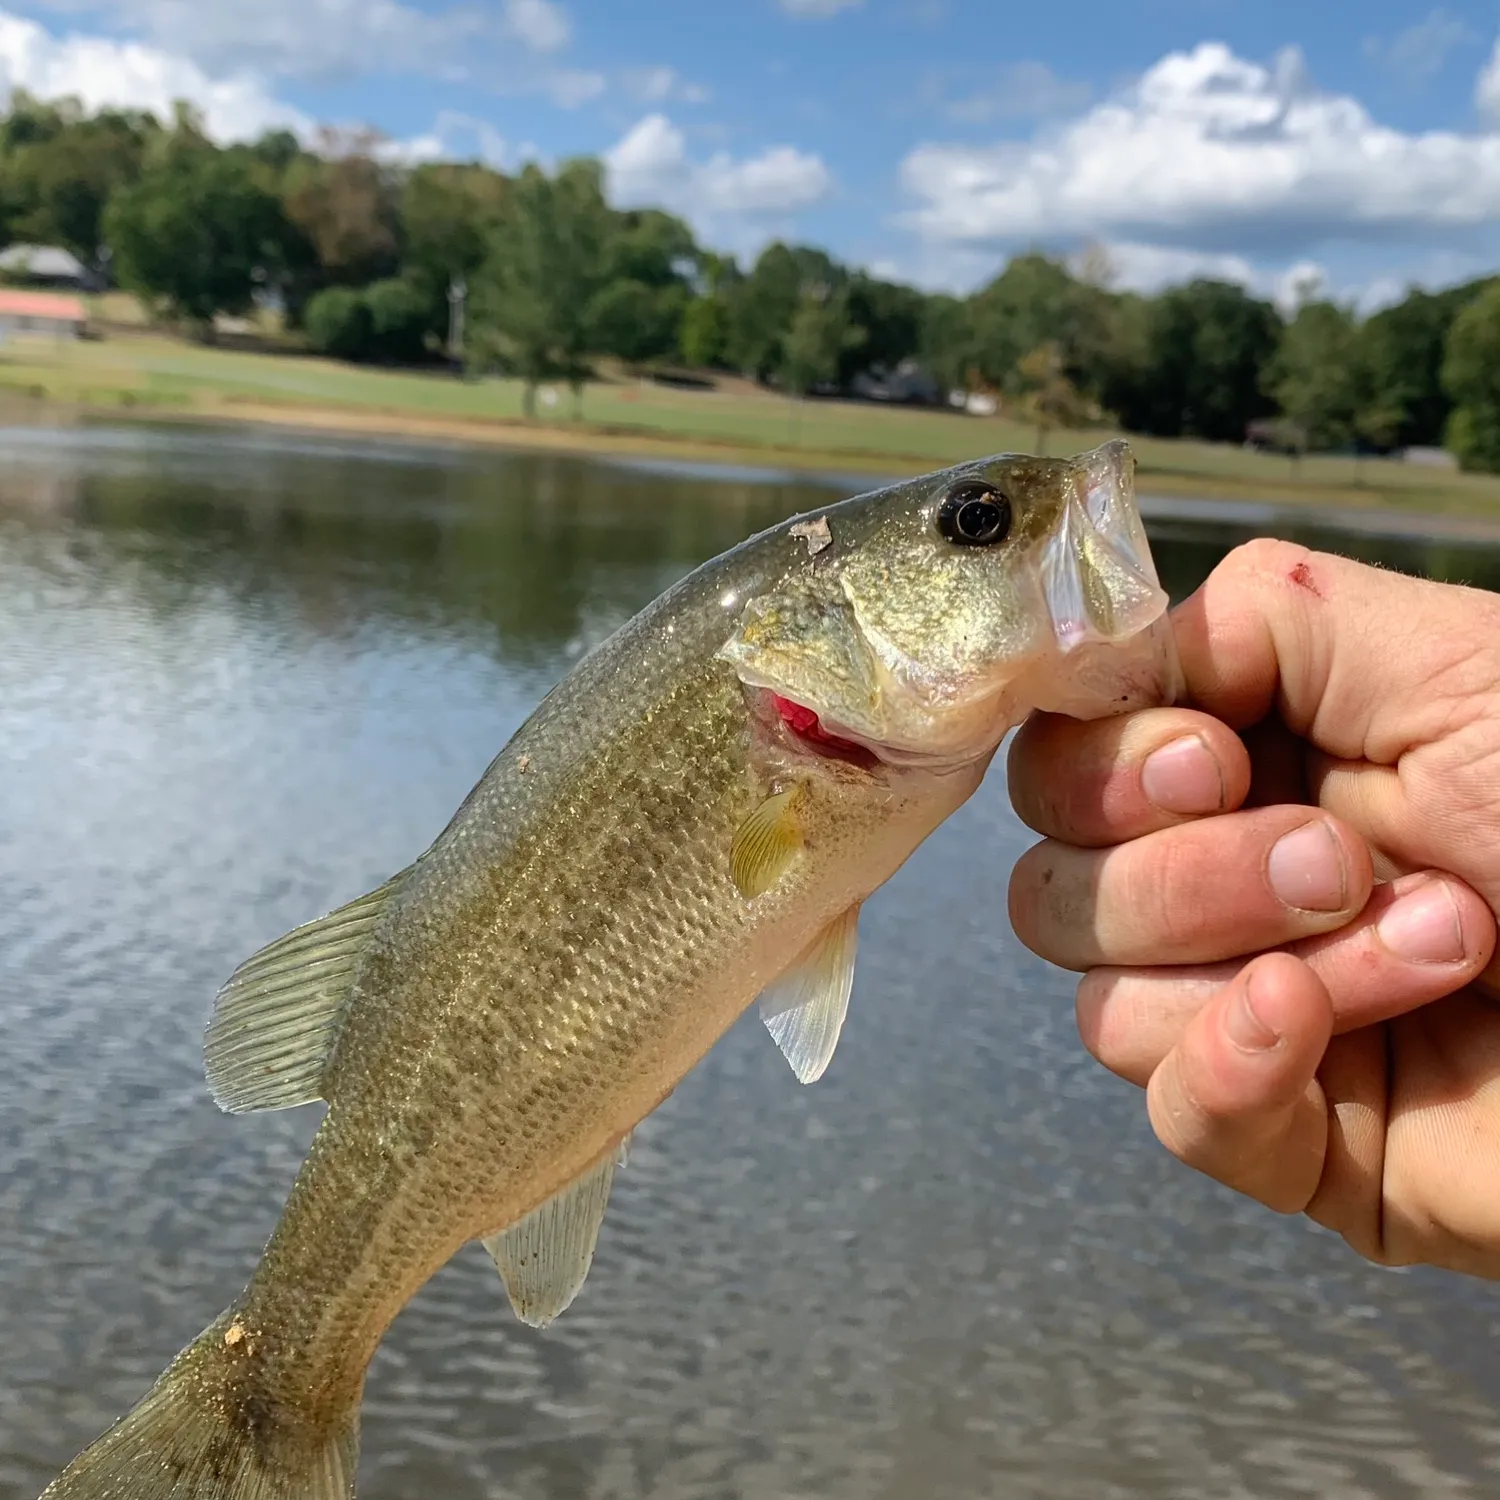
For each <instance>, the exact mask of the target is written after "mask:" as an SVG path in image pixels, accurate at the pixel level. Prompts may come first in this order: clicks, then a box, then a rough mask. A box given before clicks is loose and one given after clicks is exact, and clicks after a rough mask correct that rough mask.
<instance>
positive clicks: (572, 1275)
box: [482, 1136, 630, 1328]
mask: <svg viewBox="0 0 1500 1500" xmlns="http://www.w3.org/2000/svg"><path fill="white" fill-rule="evenodd" d="M629 1140H630V1138H629V1136H627V1137H626V1138H625V1140H623V1141H621V1142H620V1144H619V1146H618V1147H617V1148H616V1149H615V1150H614V1151H612V1152H610V1154H609V1155H608V1156H606V1157H605V1158H604V1159H603V1161H601V1162H600V1163H599V1164H598V1165H597V1166H593V1167H590V1168H589V1170H588V1171H587V1172H585V1173H584V1174H583V1176H582V1177H579V1178H577V1179H576V1180H575V1181H573V1182H572V1183H570V1184H569V1185H568V1186H567V1187H565V1188H564V1189H563V1190H562V1192H560V1193H558V1194H557V1195H556V1197H553V1198H549V1199H548V1200H547V1201H546V1202H545V1203H544V1204H542V1206H541V1207H540V1208H537V1209H533V1210H532V1212H531V1213H529V1214H527V1215H526V1217H525V1218H524V1219H522V1220H520V1222H519V1223H516V1224H512V1225H511V1227H510V1228H509V1229H505V1230H502V1231H501V1232H500V1233H499V1234H492V1235H490V1236H489V1238H488V1239H486V1240H484V1241H483V1242H482V1243H483V1245H484V1248H485V1249H486V1250H488V1251H489V1253H490V1258H491V1259H492V1260H493V1261H494V1262H495V1268H496V1270H498V1271H499V1272H500V1279H501V1280H502V1281H503V1282H504V1283H505V1290H506V1294H507V1295H508V1296H509V1297H510V1305H511V1306H512V1307H513V1308H514V1309H515V1310H516V1316H517V1317H518V1318H520V1320H521V1321H522V1322H523V1323H529V1324H531V1326H532V1327H533V1328H545V1327H546V1325H547V1324H548V1323H550V1322H551V1321H552V1320H553V1319H554V1318H555V1317H557V1316H558V1314H559V1313H561V1312H563V1311H565V1310H566V1309H567V1307H568V1304H569V1303H571V1302H572V1300H573V1299H574V1298H575V1297H576V1296H577V1295H578V1290H579V1288H580V1287H581V1286H582V1285H583V1283H584V1279H585V1278H586V1277H587V1276H588V1274H589V1266H590V1265H592V1264H593V1260H594V1245H595V1243H596V1241H597V1240H598V1238H599V1226H600V1225H601V1224H602V1223H603V1222H604V1210H605V1208H606V1206H607V1205H608V1203H609V1189H610V1185H611V1183H613V1181H614V1176H615V1168H616V1167H621V1166H624V1164H625V1157H626V1151H627V1147H628V1145H629Z"/></svg>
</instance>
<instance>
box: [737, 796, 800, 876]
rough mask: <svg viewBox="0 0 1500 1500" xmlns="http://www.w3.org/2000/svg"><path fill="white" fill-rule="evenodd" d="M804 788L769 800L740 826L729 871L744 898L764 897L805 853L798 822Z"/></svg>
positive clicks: (771, 797) (768, 798)
mask: <svg viewBox="0 0 1500 1500" xmlns="http://www.w3.org/2000/svg"><path fill="white" fill-rule="evenodd" d="M801 795H802V790H801V788H800V787H795V786H794V787H789V788H788V789H787V790H786V791H784V792H776V793H775V794H774V795H772V796H770V797H767V798H766V800H765V801H764V802H762V803H761V805H760V806H759V807H757V808H756V809H755V811H754V812H753V813H751V814H750V816H749V817H748V818H746V819H745V821H744V822H743V823H741V824H740V826H739V828H738V830H737V831H736V832H735V835H734V839H733V840H732V842H731V843H730V846H729V870H730V873H731V874H732V875H733V877H734V883H735V886H736V887H737V889H738V890H739V893H740V895H742V896H744V897H745V898H746V899H747V900H753V899H754V898H755V897H756V896H763V895H765V893H766V892H767V891H768V890H770V889H771V887H772V886H773V885H775V884H776V882H777V881H778V880H780V879H781V877H782V876H783V875H784V874H786V872H787V871H788V870H789V869H790V868H791V866H792V863H793V861H794V860H795V859H796V858H797V856H798V855H799V854H800V853H801V852H802V827H801V825H800V824H799V823H798V821H797V802H798V800H799V799H800V798H801Z"/></svg>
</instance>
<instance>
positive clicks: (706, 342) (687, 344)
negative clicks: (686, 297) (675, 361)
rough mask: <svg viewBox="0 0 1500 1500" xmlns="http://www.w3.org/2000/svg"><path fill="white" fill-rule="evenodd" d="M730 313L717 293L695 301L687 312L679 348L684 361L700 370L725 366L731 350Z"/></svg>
mask: <svg viewBox="0 0 1500 1500" xmlns="http://www.w3.org/2000/svg"><path fill="white" fill-rule="evenodd" d="M728 332H729V313H728V309H727V308H726V307H725V306H724V299H723V298H722V297H721V296H719V295H718V293H716V292H710V293H709V294H708V295H707V296H705V297H694V298H693V300H692V301H691V302H689V303H688V305H687V306H686V307H685V308H684V309H683V313H682V329H681V333H680V335H679V344H680V347H681V350H682V357H683V359H684V360H685V361H686V362H687V363H688V364H690V365H692V366H694V367H695V368H697V369H700V370H708V369H713V368H714V367H716V366H718V365H721V364H723V362H724V356H725V351H726V349H727V348H728Z"/></svg>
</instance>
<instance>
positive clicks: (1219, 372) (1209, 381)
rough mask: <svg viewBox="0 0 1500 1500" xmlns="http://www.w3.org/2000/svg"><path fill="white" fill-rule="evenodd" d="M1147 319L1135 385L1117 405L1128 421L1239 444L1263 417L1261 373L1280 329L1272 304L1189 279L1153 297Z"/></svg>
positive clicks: (1266, 406)
mask: <svg viewBox="0 0 1500 1500" xmlns="http://www.w3.org/2000/svg"><path fill="white" fill-rule="evenodd" d="M1145 321H1146V326H1145V337H1144V348H1143V350H1142V356H1141V362H1140V366H1139V371H1138V379H1139V384H1138V386H1137V387H1136V389H1135V390H1134V391H1133V392H1132V393H1130V399H1129V400H1128V401H1126V402H1124V403H1123V405H1122V407H1121V408H1119V415H1120V417H1121V418H1122V420H1123V421H1124V422H1125V424H1126V425H1127V426H1129V427H1133V428H1134V429H1135V430H1137V431H1144V432H1149V433H1153V434H1156V435H1158V436H1161V437H1181V436H1188V437H1200V438H1208V439H1210V440H1212V441H1217V442H1240V441H1242V440H1243V438H1244V436H1245V427H1246V425H1247V424H1248V423H1249V422H1251V421H1253V420H1254V419H1255V418H1256V417H1261V416H1266V415H1269V413H1270V411H1271V405H1272V403H1271V399H1270V397H1269V396H1267V395H1266V393H1265V392H1264V390H1262V388H1261V378H1262V371H1263V370H1264V368H1265V367H1266V365H1267V363H1268V362H1269V360H1270V359H1271V357H1272V355H1273V354H1274V353H1275V350H1276V345H1277V341H1278V338H1279V335H1280V329H1281V320H1280V318H1279V317H1278V316H1277V313H1276V309H1275V308H1274V307H1272V306H1271V304H1270V303H1268V302H1263V301H1261V300H1260V299H1259V298H1255V297H1252V296H1251V295H1250V294H1249V293H1248V292H1247V291H1245V289H1244V288H1243V287H1241V286H1237V285H1235V284H1234V283H1233V282H1224V281H1209V280H1198V281H1191V282H1189V283H1187V285H1186V286H1179V287H1170V288H1168V289H1167V290H1166V291H1164V292H1163V293H1162V294H1161V295H1160V296H1159V297H1156V298H1155V299H1153V300H1152V301H1151V303H1150V304H1149V307H1148V311H1147V316H1146V320H1145Z"/></svg>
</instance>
